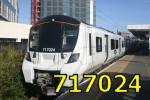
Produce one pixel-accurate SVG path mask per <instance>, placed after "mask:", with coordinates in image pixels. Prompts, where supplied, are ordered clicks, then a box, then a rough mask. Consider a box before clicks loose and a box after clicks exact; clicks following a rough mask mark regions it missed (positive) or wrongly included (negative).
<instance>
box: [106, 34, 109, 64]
mask: <svg viewBox="0 0 150 100" xmlns="http://www.w3.org/2000/svg"><path fill="white" fill-rule="evenodd" d="M105 39H106V45H105V53H106V59H105V62H106V61H107V60H108V56H109V49H108V46H109V44H108V35H105Z"/></svg>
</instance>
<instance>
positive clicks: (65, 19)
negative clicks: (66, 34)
mask: <svg viewBox="0 0 150 100" xmlns="http://www.w3.org/2000/svg"><path fill="white" fill-rule="evenodd" d="M53 20H56V21H61V22H67V23H71V24H76V25H79V24H80V23H84V24H86V25H89V26H92V27H94V28H98V29H102V30H104V31H107V32H109V33H112V34H116V33H114V32H112V31H110V30H107V29H105V28H102V27H96V26H93V25H91V24H88V23H85V22H83V21H79V20H77V19H75V18H72V17H69V16H65V15H52V16H47V17H45V18H43V19H41V20H40V21H38V22H37V23H36V24H35V25H34V26H36V25H39V24H41V23H45V22H51V21H53Z"/></svg>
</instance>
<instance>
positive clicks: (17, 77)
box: [0, 46, 27, 100]
mask: <svg viewBox="0 0 150 100" xmlns="http://www.w3.org/2000/svg"><path fill="white" fill-rule="evenodd" d="M22 60H23V53H22V52H21V50H16V49H14V48H11V47H10V46H8V47H5V48H2V49H0V99H2V100H24V99H27V98H26V96H25V88H24V86H23V81H22V80H23V77H22V72H21V67H22Z"/></svg>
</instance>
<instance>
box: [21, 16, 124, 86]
mask: <svg viewBox="0 0 150 100" xmlns="http://www.w3.org/2000/svg"><path fill="white" fill-rule="evenodd" d="M123 42H124V38H123V37H121V36H119V35H116V34H113V33H112V32H109V31H107V30H105V29H102V28H96V27H93V26H91V25H87V24H85V23H82V22H78V21H76V20H75V19H72V18H70V17H64V16H51V17H47V18H45V19H43V20H41V21H40V22H38V23H37V24H36V25H35V26H33V27H32V28H31V32H30V36H29V44H28V49H27V53H26V56H25V59H24V61H23V67H22V70H23V74H24V78H25V81H26V82H27V83H30V84H36V85H38V86H41V88H43V86H45V87H46V86H48V85H50V84H51V83H50V82H47V79H48V78H47V77H52V74H67V76H68V77H69V76H70V75H73V74H78V78H79V82H81V80H82V78H83V74H85V73H91V72H93V71H94V70H96V69H98V68H99V67H101V66H102V65H103V64H105V63H107V62H109V61H112V60H114V59H115V58H117V57H120V56H122V55H123V54H124V53H125V47H124V46H123ZM68 77H67V79H66V81H65V83H64V84H63V86H64V87H71V86H72V81H70V80H69V78H68ZM52 78H53V77H52ZM43 81H46V82H47V83H44V82H43Z"/></svg>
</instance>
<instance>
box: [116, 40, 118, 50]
mask: <svg viewBox="0 0 150 100" xmlns="http://www.w3.org/2000/svg"><path fill="white" fill-rule="evenodd" d="M116 49H118V40H116Z"/></svg>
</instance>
